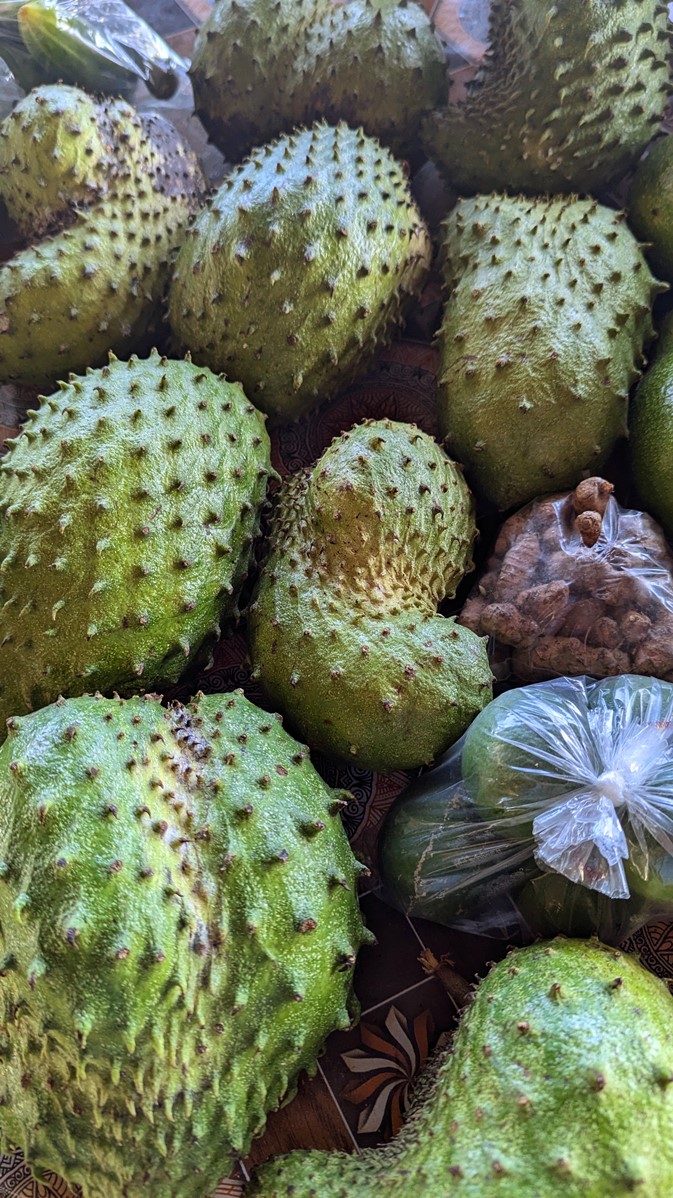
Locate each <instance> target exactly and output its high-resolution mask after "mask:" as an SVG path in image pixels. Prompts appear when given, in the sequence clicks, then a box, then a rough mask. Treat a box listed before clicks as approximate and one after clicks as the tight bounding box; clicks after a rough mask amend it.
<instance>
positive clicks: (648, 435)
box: [629, 317, 673, 536]
mask: <svg viewBox="0 0 673 1198" xmlns="http://www.w3.org/2000/svg"><path fill="white" fill-rule="evenodd" d="M629 450H630V458H631V473H632V476H633V481H634V482H635V484H636V488H637V491H638V496H639V499H640V500H641V502H642V505H643V507H645V508H646V509H647V511H648V512H650V513H651V514H652V515H653V516H654V517H656V519H657V520H659V521H660V522H661V523H662V524H663V526H664V528H665V530H666V532H667V533H668V535H669V536H671V535H673V470H672V469H671V462H672V460H673V458H672V455H673V321H671V319H670V317H669V319H668V320H667V322H665V324H664V327H663V328H662V329H661V330H660V339H659V341H658V342H657V350H656V356H655V358H654V361H653V363H652V365H651V366H650V367H649V369H648V370H647V372H646V374H645V377H644V378H643V379H642V380H641V382H640V383H639V384H638V387H637V389H636V392H635V394H634V396H633V400H632V402H631V408H630V412H629Z"/></svg>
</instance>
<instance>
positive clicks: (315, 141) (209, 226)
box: [170, 124, 432, 419]
mask: <svg viewBox="0 0 673 1198" xmlns="http://www.w3.org/2000/svg"><path fill="white" fill-rule="evenodd" d="M431 254H432V250H431V245H430V238H429V234H428V231H427V229H426V227H425V225H424V223H423V221H422V219H421V216H420V214H419V212H418V209H417V208H416V205H415V204H414V203H413V201H412V199H411V195H410V192H409V188H408V184H407V180H406V178H405V175H404V172H403V170H402V168H401V166H399V164H398V163H397V162H396V161H395V160H394V158H392V157H391V155H390V154H389V153H388V151H387V150H384V149H383V148H382V147H381V146H380V145H379V144H378V142H376V141H374V140H373V139H372V138H369V137H365V136H364V134H363V133H362V132H358V131H355V130H353V129H349V128H348V127H347V126H346V125H339V126H338V127H337V128H332V127H331V126H329V125H324V124H320V125H315V126H314V127H313V128H312V129H307V130H302V131H300V132H295V133H293V134H291V135H288V136H286V137H281V138H279V139H278V141H276V142H273V143H272V144H270V145H266V146H263V147H262V148H261V149H258V150H255V151H254V152H253V154H252V155H251V156H250V158H248V159H247V160H246V161H245V162H244V163H242V164H241V166H239V167H236V168H235V169H234V170H233V171H232V172H231V174H229V175H228V176H227V178H226V179H225V181H224V183H223V184H222V187H221V188H220V190H219V191H218V192H217V193H216V195H215V196H214V198H213V200H212V202H211V203H210V204H209V206H208V207H207V208H206V209H204V211H203V212H202V213H201V215H200V216H199V217H198V218H197V219H196V221H195V222H194V225H193V226H192V228H191V230H190V235H189V236H188V237H187V239H186V241H185V243H184V245H183V246H182V249H181V250H180V252H179V254H178V257H177V261H176V266H175V273H174V277H173V282H172V285H171V291H170V320H171V326H172V328H173V332H174V334H175V337H176V338H177V341H178V343H179V344H180V345H181V346H183V347H185V348H189V349H191V351H192V352H193V354H194V356H195V358H197V359H198V360H199V361H200V362H205V363H206V364H207V365H208V366H210V367H212V369H213V370H226V372H227V374H228V375H230V376H231V377H232V378H236V379H238V380H239V381H240V382H241V383H242V385H243V386H244V387H245V389H246V392H247V394H248V395H249V396H250V398H251V399H252V400H253V402H254V403H255V404H256V405H257V406H258V407H260V408H263V409H264V411H266V412H270V413H273V414H275V415H277V416H281V417H284V418H286V419H294V418H296V417H298V416H300V415H302V414H303V413H304V412H306V411H308V410H309V409H310V408H312V407H315V406H316V404H318V403H320V402H321V401H322V400H323V399H326V398H328V396H330V395H332V394H334V392H335V391H337V390H338V389H339V388H341V387H344V386H345V385H346V384H347V383H348V382H350V381H351V379H352V378H353V377H354V376H355V375H356V374H357V372H358V371H360V370H362V369H364V368H365V367H366V366H367V365H368V364H369V363H370V362H371V360H372V358H373V357H374V355H375V354H376V351H377V348H378V347H379V346H381V345H383V344H384V343H385V342H386V341H388V340H390V338H391V337H392V334H393V332H394V330H395V329H396V328H397V326H398V325H400V324H401V323H402V321H403V319H404V316H405V313H406V309H407V305H408V302H409V300H410V299H411V298H412V297H414V296H415V295H417V294H418V293H419V292H420V290H421V287H422V285H423V282H424V279H425V275H426V271H427V268H428V266H429V263H430V258H431Z"/></svg>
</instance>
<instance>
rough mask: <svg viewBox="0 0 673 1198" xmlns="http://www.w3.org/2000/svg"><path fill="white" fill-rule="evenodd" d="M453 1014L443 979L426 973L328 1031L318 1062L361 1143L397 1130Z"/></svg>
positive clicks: (370, 1142)
mask: <svg viewBox="0 0 673 1198" xmlns="http://www.w3.org/2000/svg"><path fill="white" fill-rule="evenodd" d="M455 1019H456V1012H455V1008H454V1006H453V1004H452V1003H451V1001H450V999H449V998H448V996H447V995H446V993H445V992H444V990H443V989H442V987H441V985H440V984H439V983H438V982H437V981H436V980H435V979H434V978H426V979H425V980H422V981H421V982H420V984H419V985H417V986H414V987H413V988H412V989H409V990H406V991H404V992H402V993H401V994H398V995H396V996H395V997H393V998H389V999H386V1001H385V1002H383V1003H380V1004H379V1005H378V1006H377V1007H375V1008H373V1009H372V1010H370V1011H368V1012H367V1013H366V1014H365V1015H364V1016H363V1018H362V1020H361V1021H360V1023H359V1024H358V1026H357V1027H356V1028H353V1029H352V1030H351V1031H350V1032H340V1033H337V1034H336V1035H334V1036H332V1037H331V1040H330V1050H329V1055H328V1056H327V1058H326V1059H325V1061H324V1062H323V1065H322V1068H323V1070H324V1073H325V1076H326V1078H327V1079H328V1081H329V1083H330V1086H331V1088H332V1091H333V1093H334V1095H335V1096H336V1098H337V1099H338V1102H339V1105H340V1107H341V1110H342V1112H343V1115H344V1118H345V1119H346V1120H347V1122H348V1124H349V1126H350V1128H351V1129H352V1132H353V1135H354V1136H355V1138H356V1139H357V1142H358V1144H359V1145H360V1146H361V1147H363V1148H364V1147H371V1146H372V1145H373V1144H376V1143H380V1142H381V1141H382V1140H386V1139H389V1138H390V1136H391V1135H394V1134H395V1133H396V1132H397V1131H398V1130H399V1128H400V1126H401V1124H402V1121H403V1118H404V1115H405V1113H406V1110H407V1108H408V1104H409V1099H410V1097H411V1094H412V1091H413V1085H414V1082H415V1080H416V1077H417V1075H418V1073H419V1072H420V1070H421V1069H422V1068H423V1066H424V1065H425V1063H426V1061H427V1059H428V1056H429V1054H430V1053H431V1052H432V1050H433V1048H434V1047H435V1046H436V1044H437V1042H438V1040H439V1037H440V1035H443V1034H445V1033H446V1032H448V1031H450V1029H451V1028H452V1027H453V1026H454V1024H455Z"/></svg>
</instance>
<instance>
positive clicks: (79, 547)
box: [0, 352, 271, 734]
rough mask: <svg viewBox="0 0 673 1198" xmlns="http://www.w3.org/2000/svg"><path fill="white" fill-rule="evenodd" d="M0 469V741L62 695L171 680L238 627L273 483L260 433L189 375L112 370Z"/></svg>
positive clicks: (153, 363) (180, 367)
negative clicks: (17, 722) (221, 629)
mask: <svg viewBox="0 0 673 1198" xmlns="http://www.w3.org/2000/svg"><path fill="white" fill-rule="evenodd" d="M29 415H30V418H29V419H28V421H27V423H26V424H25V426H24V429H23V431H22V433H21V434H20V435H19V437H18V438H17V439H16V440H15V441H13V442H10V445H11V446H12V448H11V451H10V452H9V453H8V454H7V456H6V457H5V458H4V459H3V460H2V462H1V463H0V513H1V515H0V645H1V646H2V673H1V674H0V720H1V724H0V727H1V728H2V733H3V734H4V723H5V720H6V719H7V717H8V716H10V715H21V714H22V713H23V712H26V711H31V710H33V709H35V708H38V707H42V706H43V705H44V704H46V703H50V702H52V701H53V700H54V699H56V698H57V697H58V696H59V694H63V695H77V694H82V693H83V692H84V691H86V690H90V689H92V688H98V689H100V690H110V689H111V688H113V687H114V688H116V689H117V690H119V691H120V692H121V691H126V692H128V691H129V690H131V691H133V690H137V689H138V687H139V686H142V687H143V688H144V687H151V686H154V685H156V684H157V683H159V682H166V683H168V682H173V681H176V680H177V678H178V677H179V675H180V674H181V673H182V671H183V670H184V668H185V666H186V665H187V662H188V661H189V660H190V659H191V658H193V656H194V654H195V653H196V651H197V649H198V648H199V646H200V645H201V643H202V641H203V640H204V638H206V637H208V636H212V635H213V634H215V633H216V632H217V631H218V622H219V619H220V618H221V616H223V615H224V616H226V615H233V614H235V613H236V595H237V591H238V589H239V588H240V586H241V583H242V581H243V579H244V578H245V575H246V571H247V569H248V563H249V560H250V554H251V545H252V541H253V538H254V537H255V535H256V533H257V531H258V529H259V515H260V507H261V504H262V501H263V500H264V496H265V492H266V482H267V476H268V475H269V473H270V472H271V465H270V458H269V439H268V436H267V433H266V430H265V427H264V419H263V417H262V416H261V415H260V413H259V412H257V411H256V410H255V409H254V408H253V406H252V404H250V403H249V402H248V400H247V399H246V397H245V395H244V394H243V392H242V390H241V388H240V387H239V386H238V385H237V384H232V383H226V382H224V381H223V380H222V379H218V378H216V377H215V375H213V374H211V372H210V371H209V370H206V369H200V368H198V367H196V366H193V365H192V364H191V362H189V361H180V362H178V361H167V360H166V358H160V357H159V355H158V354H157V353H156V352H154V353H153V354H152V355H151V357H150V358H149V359H147V360H146V361H138V360H137V359H136V358H131V360H130V361H129V362H121V361H117V360H116V359H113V360H112V361H111V362H110V364H109V366H104V367H103V368H102V369H100V370H92V371H89V372H88V373H87V374H86V375H84V376H83V377H81V378H77V377H76V376H75V375H71V377H70V382H69V383H63V384H61V389H60V391H58V392H57V393H56V394H55V395H53V396H50V397H49V398H48V399H43V400H42V402H41V405H40V407H39V409H38V410H37V411H36V412H34V413H32V414H29Z"/></svg>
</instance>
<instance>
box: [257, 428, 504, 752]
mask: <svg viewBox="0 0 673 1198" xmlns="http://www.w3.org/2000/svg"><path fill="white" fill-rule="evenodd" d="M475 535H476V529H475V524H474V514H473V506H472V499H471V496H470V493H469V491H468V489H467V486H466V485H465V481H464V479H463V476H462V474H461V472H460V469H459V468H458V467H456V465H455V464H454V463H453V462H451V461H449V459H448V458H447V457H446V456H445V454H444V453H443V452H442V450H441V449H440V448H439V446H438V445H437V444H436V443H435V441H433V439H432V438H431V437H429V436H428V435H427V434H426V433H422V432H419V430H418V429H417V428H416V427H415V425H409V424H401V423H395V422H393V421H390V420H379V421H375V420H371V421H365V423H364V424H361V425H356V426H355V427H354V428H353V429H352V430H351V432H349V433H344V434H343V435H342V436H341V437H338V438H336V440H335V441H333V442H332V445H331V446H330V448H329V449H328V450H326V452H325V453H324V454H323V456H322V457H321V458H320V460H319V461H318V462H317V463H316V464H315V466H314V467H313V468H312V469H308V470H304V471H301V472H300V473H298V474H296V475H294V476H293V477H292V478H290V479H289V480H288V481H286V483H285V484H284V487H283V490H282V491H281V495H280V499H279V503H278V509H277V511H276V513H275V521H274V524H273V527H272V529H271V534H270V544H271V553H270V556H269V559H268V561H267V563H266V565H265V568H264V571H263V573H262V575H261V578H260V581H259V584H258V588H257V591H256V595H255V599H254V602H253V604H252V606H251V608H250V620H249V627H250V643H251V653H252V660H253V662H254V664H255V666H256V668H257V670H258V672H259V675H260V676H261V680H262V683H263V685H264V687H265V689H266V691H267V692H268V694H269V695H270V697H271V699H272V700H273V702H274V704H277V705H278V707H279V708H280V710H281V711H283V712H285V713H286V715H287V716H288V718H289V719H290V720H291V721H292V723H293V725H294V726H295V727H296V728H298V729H299V731H300V733H301V735H302V736H304V737H306V739H307V740H308V741H309V743H310V744H312V745H316V746H318V747H319V748H321V749H323V750H325V751H326V752H328V753H334V754H336V755H337V756H340V757H344V758H345V759H346V760H349V761H352V762H354V763H355V764H357V765H363V766H366V767H369V768H372V769H377V770H392V769H411V768H413V767H414V766H418V765H421V764H423V763H427V762H429V761H430V760H431V759H432V758H433V757H434V756H435V755H436V754H437V753H439V752H440V751H441V750H442V749H444V748H446V746H447V745H448V744H450V743H451V742H452V741H453V740H455V739H456V738H457V737H458V736H459V735H460V734H461V732H463V731H464V730H465V728H466V726H467V725H468V723H469V722H470V720H471V719H472V718H473V717H474V716H475V715H476V714H477V712H478V711H480V710H481V708H482V707H484V706H485V704H486V703H488V701H489V699H490V697H491V672H490V669H489V666H488V659H487V655H486V649H485V641H484V640H483V639H481V638H480V637H477V636H476V635H475V634H474V633H471V632H470V631H469V630H468V629H466V628H462V627H461V626H460V625H458V624H456V623H454V620H453V619H447V618H446V617H444V616H440V615H438V614H437V607H438V605H439V604H440V603H441V602H442V600H443V599H445V598H446V597H447V596H451V595H453V594H454V592H455V589H456V587H457V586H458V584H459V582H460V581H461V579H462V578H463V576H464V574H465V573H466V572H467V571H468V570H469V569H471V567H472V544H473V541H474V538H475Z"/></svg>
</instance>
